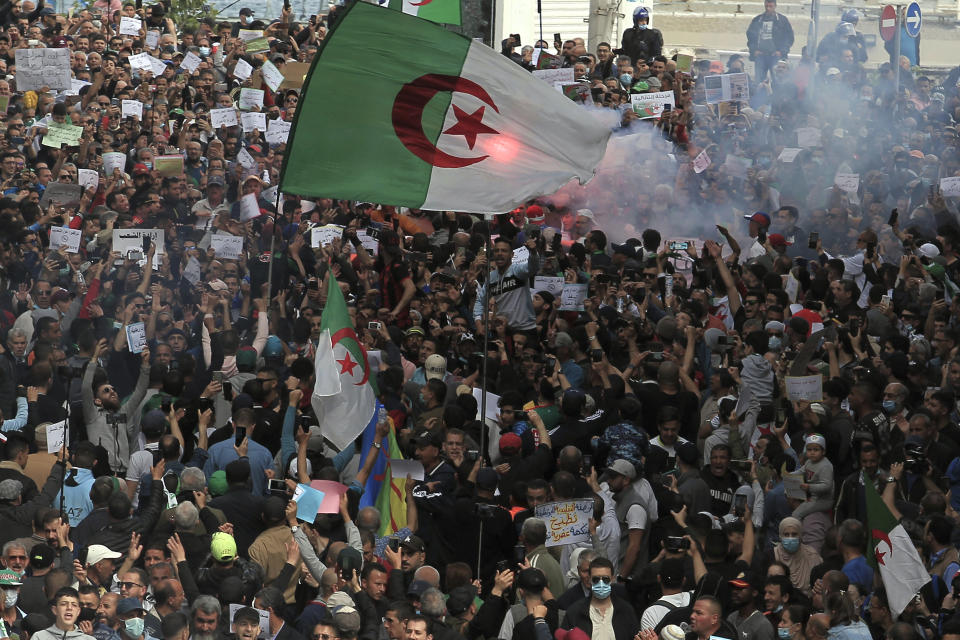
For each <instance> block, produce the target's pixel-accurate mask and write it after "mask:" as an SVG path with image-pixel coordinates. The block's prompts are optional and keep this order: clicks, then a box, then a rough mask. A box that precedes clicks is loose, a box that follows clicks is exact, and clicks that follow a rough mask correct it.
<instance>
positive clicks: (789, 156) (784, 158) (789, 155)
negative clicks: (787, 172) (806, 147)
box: [777, 147, 803, 163]
mask: <svg viewBox="0 0 960 640" xmlns="http://www.w3.org/2000/svg"><path fill="white" fill-rule="evenodd" d="M801 151H803V149H798V148H796V147H786V148H784V150H783V151H781V152H780V155H779V156H777V160H779V161H780V162H785V163H790V162H793V161H794V160H796V159H797V155H799V154H800V152H801Z"/></svg>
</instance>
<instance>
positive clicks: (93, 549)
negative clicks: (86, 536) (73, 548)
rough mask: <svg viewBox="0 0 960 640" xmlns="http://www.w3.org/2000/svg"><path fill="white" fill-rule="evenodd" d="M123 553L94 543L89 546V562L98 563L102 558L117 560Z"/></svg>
mask: <svg viewBox="0 0 960 640" xmlns="http://www.w3.org/2000/svg"><path fill="white" fill-rule="evenodd" d="M121 555H123V554H121V553H118V552H116V551H111V550H110V549H109V548H107V547H105V546H103V545H102V544H92V545H90V546H89V547H87V564H88V565H90V564H97V563H98V562H100V561H101V560H107V559H110V560H116V559H117V558H119V557H120V556H121Z"/></svg>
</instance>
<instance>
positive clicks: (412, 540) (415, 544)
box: [400, 536, 427, 553]
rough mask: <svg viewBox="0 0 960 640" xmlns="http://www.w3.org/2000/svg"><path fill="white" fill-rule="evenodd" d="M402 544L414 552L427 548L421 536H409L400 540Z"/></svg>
mask: <svg viewBox="0 0 960 640" xmlns="http://www.w3.org/2000/svg"><path fill="white" fill-rule="evenodd" d="M400 546H401V547H403V548H404V549H406V550H407V551H412V552H414V553H420V552H421V551H425V550H426V548H427V547H426V545H424V544H423V540H421V539H420V537H419V536H407V537H406V538H404V539H403V540H401V541H400Z"/></svg>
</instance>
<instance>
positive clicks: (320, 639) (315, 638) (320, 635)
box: [310, 633, 337, 640]
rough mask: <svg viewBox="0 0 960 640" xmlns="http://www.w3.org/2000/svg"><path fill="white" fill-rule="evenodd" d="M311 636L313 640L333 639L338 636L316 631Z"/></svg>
mask: <svg viewBox="0 0 960 640" xmlns="http://www.w3.org/2000/svg"><path fill="white" fill-rule="evenodd" d="M310 637H311V638H312V639H313V640H331V638H336V637H337V636H332V635H330V634H329V633H314V634H311V635H310Z"/></svg>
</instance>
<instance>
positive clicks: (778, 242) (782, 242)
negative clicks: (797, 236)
mask: <svg viewBox="0 0 960 640" xmlns="http://www.w3.org/2000/svg"><path fill="white" fill-rule="evenodd" d="M767 238H768V239H769V240H770V244H771V245H772V246H774V247H789V246H790V245H792V244H793V243H792V242H787V239H786V238H784V237H783V236H782V235H780V234H779V233H771V234H770V235H769V236H767Z"/></svg>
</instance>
